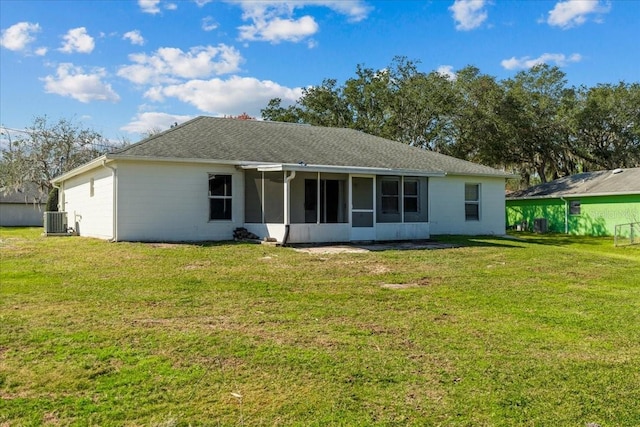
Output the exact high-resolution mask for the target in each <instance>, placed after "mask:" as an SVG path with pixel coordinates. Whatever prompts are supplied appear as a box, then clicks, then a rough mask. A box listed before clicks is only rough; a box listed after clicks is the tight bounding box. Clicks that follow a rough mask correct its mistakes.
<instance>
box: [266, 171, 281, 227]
mask: <svg viewBox="0 0 640 427" xmlns="http://www.w3.org/2000/svg"><path fill="white" fill-rule="evenodd" d="M264 222H265V223H270V224H284V173H283V172H265V173H264Z"/></svg>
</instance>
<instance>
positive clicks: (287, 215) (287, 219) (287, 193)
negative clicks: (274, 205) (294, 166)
mask: <svg viewBox="0 0 640 427" xmlns="http://www.w3.org/2000/svg"><path fill="white" fill-rule="evenodd" d="M284 174H285V175H284V224H285V225H289V224H291V212H290V206H291V187H290V185H289V183H290V182H291V180H292V179H293V178H295V177H296V171H291V175H289V176H287V173H286V172H285V173H284Z"/></svg>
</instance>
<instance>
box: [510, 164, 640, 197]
mask: <svg viewBox="0 0 640 427" xmlns="http://www.w3.org/2000/svg"><path fill="white" fill-rule="evenodd" d="M615 194H640V168H631V169H616V170H614V171H611V170H605V171H597V172H584V173H579V174H576V175H571V176H565V177H563V178H559V179H556V180H554V181H551V182H547V183H545V184H540V185H536V186H534V187H531V188H527V189H526V190H521V191H517V192H514V193H511V194H510V195H509V197H508V199H510V200H512V199H530V198H557V197H571V196H573V197H576V196H595V195H615Z"/></svg>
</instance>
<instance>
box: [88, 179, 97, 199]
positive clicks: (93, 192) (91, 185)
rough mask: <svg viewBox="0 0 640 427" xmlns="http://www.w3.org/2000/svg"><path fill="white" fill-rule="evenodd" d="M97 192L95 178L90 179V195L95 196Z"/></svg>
mask: <svg viewBox="0 0 640 427" xmlns="http://www.w3.org/2000/svg"><path fill="white" fill-rule="evenodd" d="M95 194H96V187H95V182H94V179H93V178H91V179H89V197H93V196H94V195H95Z"/></svg>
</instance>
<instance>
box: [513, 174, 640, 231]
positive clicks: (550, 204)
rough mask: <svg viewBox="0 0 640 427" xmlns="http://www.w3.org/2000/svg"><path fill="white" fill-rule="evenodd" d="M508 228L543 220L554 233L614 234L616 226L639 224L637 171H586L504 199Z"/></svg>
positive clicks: (639, 175)
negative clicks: (539, 219) (538, 219)
mask: <svg viewBox="0 0 640 427" xmlns="http://www.w3.org/2000/svg"><path fill="white" fill-rule="evenodd" d="M506 205H507V223H508V226H511V227H513V226H519V225H520V224H521V223H523V222H524V223H526V225H527V227H528V228H531V227H533V224H534V222H535V220H536V219H537V218H544V219H546V223H547V227H548V231H551V232H556V233H567V234H579V235H591V236H606V235H613V234H614V232H615V226H616V225H617V224H628V223H633V222H640V168H632V169H615V170H607V171H598V172H585V173H580V174H577V175H571V176H566V177H564V178H559V179H556V180H555V181H551V182H547V183H545V184H540V185H537V186H535V187H531V188H528V189H526V190H522V191H518V192H515V193H511V194H509V195H508V196H507V201H506Z"/></svg>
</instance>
